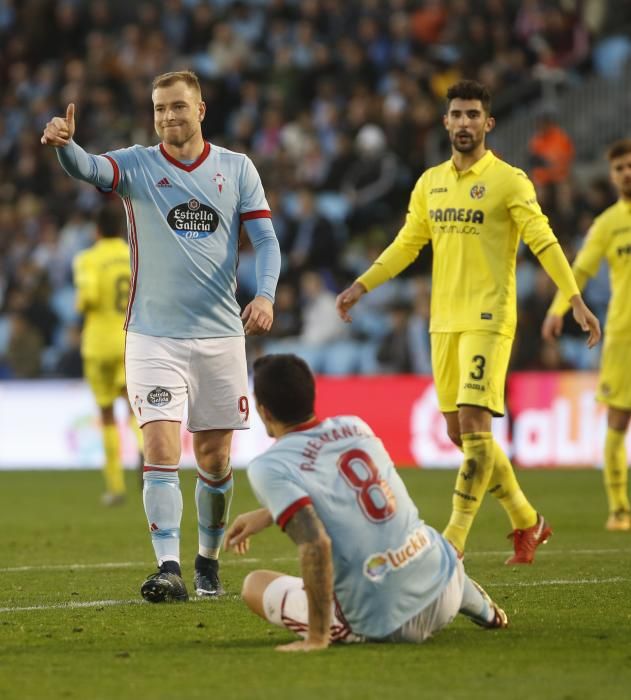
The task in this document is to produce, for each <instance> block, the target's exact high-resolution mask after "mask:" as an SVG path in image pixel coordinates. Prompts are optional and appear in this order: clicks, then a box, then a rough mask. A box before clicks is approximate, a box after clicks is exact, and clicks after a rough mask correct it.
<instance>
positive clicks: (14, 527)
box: [0, 470, 631, 700]
mask: <svg viewBox="0 0 631 700" xmlns="http://www.w3.org/2000/svg"><path fill="white" fill-rule="evenodd" d="M402 474H403V478H404V480H405V482H406V483H407V485H408V487H409V489H410V492H411V494H412V496H413V498H414V499H415V501H416V502H417V503H418V505H419V507H420V508H421V512H422V515H423V517H424V518H425V519H426V520H427V521H428V522H429V523H430V524H432V525H434V526H436V527H437V528H439V529H440V528H442V527H444V525H445V522H446V520H447V517H448V514H449V509H450V503H451V495H450V494H451V489H452V486H453V480H454V472H440V471H429V470H426V471H416V470H404V471H403V472H402ZM520 479H521V481H522V485H523V487H524V489H525V491H526V492H527V493H528V495H529V497H530V498H531V500H532V501H533V502H534V503H535V505H536V506H537V507H538V508H539V509H540V510H541V511H542V512H543V513H544V514H545V515H546V517H547V518H548V519H549V520H550V522H551V523H552V525H553V527H554V528H555V533H554V536H553V537H552V538H551V540H550V542H549V543H548V544H547V545H546V546H545V547H542V548H540V550H539V555H538V557H537V561H536V562H535V564H534V565H533V566H529V567H521V568H509V567H506V566H504V564H503V561H504V559H505V558H506V556H507V554H508V552H509V542H508V541H507V540H506V539H505V534H506V532H507V531H508V529H509V528H508V525H507V520H506V517H505V516H504V514H503V512H502V511H501V509H500V508H499V507H498V505H497V504H496V503H494V502H493V498H492V497H488V496H487V498H486V500H485V503H484V504H483V506H482V509H481V511H480V513H479V516H478V518H477V521H476V523H475V525H474V529H473V533H472V535H471V538H470V542H469V549H468V552H467V556H466V559H465V565H466V568H467V570H468V572H469V573H470V574H471V575H472V576H473V577H474V578H475V579H477V580H478V581H480V583H482V584H483V585H484V586H485V587H486V588H487V590H488V591H489V593H490V594H491V595H492V596H493V597H494V598H496V600H497V601H498V602H499V603H500V604H501V605H502V606H503V607H504V608H505V609H506V611H507V613H508V615H509V618H510V623H511V627H510V628H509V629H508V630H502V631H485V630H481V629H479V628H477V627H475V626H474V625H472V624H471V623H470V622H468V621H467V620H465V619H459V620H457V621H456V622H455V623H454V624H453V625H451V626H450V627H449V628H448V629H446V630H444V631H443V632H441V633H440V634H438V635H437V636H436V637H435V638H434V639H432V640H430V641H429V642H428V643H426V644H424V645H421V646H412V645H409V646H408V645H405V646H404V645H400V646H395V645H386V644H381V645H380V644H367V645H357V646H353V647H338V648H332V649H329V650H327V651H325V652H320V653H317V654H305V655H299V656H298V655H291V656H287V655H285V654H279V653H278V652H275V651H274V646H275V645H276V644H279V643H283V642H287V641H290V640H291V639H292V635H291V634H290V633H288V632H285V631H283V630H280V629H275V628H272V627H271V626H269V625H267V624H265V623H264V622H263V621H262V620H259V619H257V618H255V617H254V616H253V615H251V614H250V613H249V612H248V611H247V609H246V608H245V605H244V604H243V603H242V602H241V601H240V599H239V590H240V586H241V582H242V580H243V577H244V576H245V574H246V573H247V572H248V571H250V570H252V569H254V568H271V569H277V570H281V571H286V572H288V573H297V572H298V566H297V560H296V552H295V548H294V547H293V545H292V544H291V542H290V541H289V539H288V538H287V537H286V536H285V535H283V534H282V533H281V532H279V531H278V530H277V529H270V530H269V531H267V532H265V533H263V534H262V535H260V536H259V537H258V538H255V539H254V541H253V543H252V548H251V551H250V554H249V555H248V558H247V559H245V560H240V559H238V558H237V557H235V556H233V555H224V556H223V560H222V561H223V564H222V575H223V579H224V583H225V585H226V588H227V591H228V595H227V596H225V597H224V598H223V599H221V600H216V601H202V602H196V601H195V602H191V603H188V604H180V605H155V606H154V605H150V604H146V603H143V602H141V601H140V596H139V593H138V590H139V586H140V584H141V582H142V581H143V578H144V576H145V575H146V574H148V573H150V572H151V571H153V569H154V564H153V556H152V550H151V545H150V541H149V536H148V533H147V527H146V521H145V518H144V513H143V509H142V502H141V497H140V490H139V487H138V485H137V479H136V475H134V474H128V482H129V483H128V486H129V499H128V501H127V503H126V504H125V505H123V506H122V507H118V508H111V509H106V508H103V507H102V506H101V505H100V504H99V496H100V488H101V480H100V475H99V474H98V473H96V472H72V473H71V472H31V473H18V472H4V473H0V533H1V541H2V546H1V547H0V551H1V552H2V556H1V558H0V698H2V699H3V700H13V699H16V700H17V699H19V700H25V699H30V698H33V699H37V700H48V699H49V698H51V699H52V698H54V699H58V698H60V699H65V698H77V699H81V700H91V699H92V698H99V699H100V698H103V699H110V698H111V699H115V698H116V699H121V700H125V699H127V698H130V699H133V700H144V698H149V699H151V700H161V699H163V698H164V699H165V700H166V699H168V700H173V699H179V698H203V699H204V700H211V699H213V698H217V699H218V700H219V699H220V700H228V699H230V698H261V699H263V698H270V699H272V698H273V699H275V700H276V699H281V698H287V700H308V699H311V698H314V699H315V698H318V699H320V698H333V699H338V698H349V699H351V698H353V699H356V698H357V699H361V700H368V699H370V698H380V699H384V698H385V699H388V698H397V699H398V700H408V699H411V698H426V699H433V698H436V699H440V700H451V699H452V698H453V699H454V700H455V699H460V698H462V699H463V700H464V699H466V700H471V699H476V700H477V699H478V698H480V699H484V700H486V699H487V698H502V700H508V699H510V700H519V699H521V698H533V699H534V698H537V700H555V699H558V700H594V699H599V698H623V697H631V533H607V532H605V530H604V528H603V524H604V520H605V517H606V512H605V510H606V509H605V499H604V494H603V492H602V487H601V474H600V473H599V472H596V471H587V470H586V471H531V472H524V471H522V472H521V473H520ZM181 483H182V487H183V492H184V501H185V503H184V518H183V543H182V555H183V568H184V571H185V577H186V580H187V584H188V585H189V587H190V586H191V578H192V563H193V558H194V555H195V550H196V524H195V515H194V504H193V490H194V473H193V472H190V471H186V472H183V473H182V474H181ZM254 506H255V503H254V500H253V497H252V496H251V494H250V490H249V487H248V485H247V482H246V479H245V475H244V474H243V473H239V474H238V475H237V484H236V497H235V501H234V504H233V515H234V514H236V513H238V512H241V511H243V510H246V509H250V508H252V507H254Z"/></svg>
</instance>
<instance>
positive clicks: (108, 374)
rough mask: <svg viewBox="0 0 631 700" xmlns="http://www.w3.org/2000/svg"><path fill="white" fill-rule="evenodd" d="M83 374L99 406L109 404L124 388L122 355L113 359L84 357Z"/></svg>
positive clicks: (102, 406) (105, 406)
mask: <svg viewBox="0 0 631 700" xmlns="http://www.w3.org/2000/svg"><path fill="white" fill-rule="evenodd" d="M83 375H84V377H85V379H86V381H87V382H88V384H89V385H90V388H91V389H92V393H93V394H94V398H95V399H96V403H97V404H98V405H99V407H100V408H107V407H108V406H111V405H112V404H113V403H114V401H115V399H117V398H118V397H119V396H120V395H121V393H122V392H123V390H124V389H125V362H124V360H123V358H122V357H121V358H117V359H114V360H111V359H107V360H101V359H96V358H92V357H90V358H84V359H83Z"/></svg>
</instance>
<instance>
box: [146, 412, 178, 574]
mask: <svg viewBox="0 0 631 700" xmlns="http://www.w3.org/2000/svg"><path fill="white" fill-rule="evenodd" d="M143 430H144V437H145V466H144V471H143V478H144V488H143V503H144V506H145V513H146V515H147V522H148V524H149V530H150V532H151V543H152V544H153V549H154V552H155V555H156V559H157V560H158V566H159V567H160V568H161V570H162V569H164V570H165V571H171V572H172V573H176V574H178V575H180V523H181V520H182V492H181V491H180V479H179V475H178V464H179V461H180V451H181V447H180V424H179V423H175V422H169V421H152V422H151V423H146V424H145V426H144V429H143ZM167 562H170V564H168V565H166V563H167ZM165 565H166V566H165Z"/></svg>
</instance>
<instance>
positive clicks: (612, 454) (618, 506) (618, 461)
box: [603, 428, 631, 513]
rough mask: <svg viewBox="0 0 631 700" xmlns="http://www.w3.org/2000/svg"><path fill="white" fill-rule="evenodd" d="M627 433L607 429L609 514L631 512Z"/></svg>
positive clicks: (606, 462) (606, 479) (606, 484)
mask: <svg viewBox="0 0 631 700" xmlns="http://www.w3.org/2000/svg"><path fill="white" fill-rule="evenodd" d="M624 436H625V431H620V430H614V429H613V428H607V436H606V437H605V468H604V470H603V476H604V479H605V491H606V492H607V501H608V502H609V512H610V513H615V512H616V511H619V510H627V511H628V510H631V509H630V508H629V497H628V496H627V479H628V467H627V454H626V452H625V448H624Z"/></svg>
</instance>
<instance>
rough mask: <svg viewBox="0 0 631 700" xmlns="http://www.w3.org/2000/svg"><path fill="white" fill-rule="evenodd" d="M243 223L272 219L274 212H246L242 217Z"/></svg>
mask: <svg viewBox="0 0 631 700" xmlns="http://www.w3.org/2000/svg"><path fill="white" fill-rule="evenodd" d="M239 218H240V220H241V222H244V221H250V220H252V219H271V218H272V212H271V211H269V209H259V210H258V211H246V212H245V214H241V215H240V217H239Z"/></svg>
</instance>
